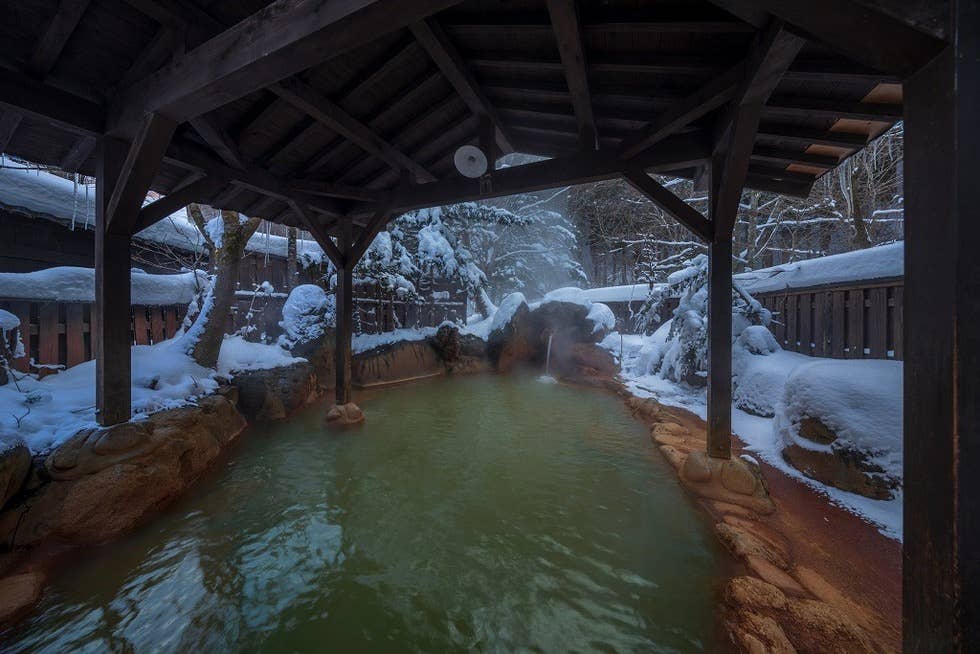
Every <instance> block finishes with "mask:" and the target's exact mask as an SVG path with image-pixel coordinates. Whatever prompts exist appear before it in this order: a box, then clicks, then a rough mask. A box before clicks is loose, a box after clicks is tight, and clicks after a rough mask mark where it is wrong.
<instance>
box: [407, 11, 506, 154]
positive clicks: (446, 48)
mask: <svg viewBox="0 0 980 654" xmlns="http://www.w3.org/2000/svg"><path fill="white" fill-rule="evenodd" d="M410 29H411V30H412V34H414V35H415V38H416V39H417V40H418V42H419V43H421V44H422V47H423V48H425V51H426V52H428V53H429V57H431V58H432V60H433V61H434V62H435V63H436V65H437V66H438V67H439V70H441V71H442V74H443V75H445V77H446V79H448V80H449V83H450V84H452V86H453V88H454V89H456V92H457V93H458V94H459V96H460V97H461V98H463V102H465V103H466V106H468V107H469V108H470V111H472V112H473V114H474V115H476V116H488V117H489V118H490V120H491V122H493V124H494V126H495V127H496V130H497V146H498V147H499V148H500V149H501V151H502V152H504V153H508V152H513V151H514V148H513V145H512V143H511V139H510V138H509V136H508V134H507V130H506V128H505V127H504V125H503V122H502V121H501V120H500V117H499V116H497V112H496V110H495V109H494V107H493V104H492V103H491V102H490V100H489V98H487V95H486V93H484V92H483V89H481V88H480V85H479V84H477V81H476V78H475V77H474V76H473V73H472V72H470V69H469V66H467V64H466V61H465V60H464V59H463V57H462V55H460V54H459V51H458V50H457V49H456V46H454V45H453V43H452V41H451V40H450V38H449V36H448V35H446V33H445V32H444V31H443V29H442V27H441V26H440V25H439V23H437V22H436V21H435V20H434V19H431V18H430V19H427V20H424V21H419V22H416V23H413V24H412V25H411V26H410Z"/></svg>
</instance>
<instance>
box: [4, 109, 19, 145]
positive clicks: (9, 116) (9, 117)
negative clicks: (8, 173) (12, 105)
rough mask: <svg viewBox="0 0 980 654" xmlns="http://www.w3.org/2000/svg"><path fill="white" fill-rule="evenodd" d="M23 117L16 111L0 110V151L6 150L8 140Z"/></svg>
mask: <svg viewBox="0 0 980 654" xmlns="http://www.w3.org/2000/svg"><path fill="white" fill-rule="evenodd" d="M23 119H24V117H23V116H22V115H20V114H19V113H17V112H16V111H10V110H4V111H0V152H6V150H7V146H8V145H10V140H11V139H12V138H14V134H16V133H17V128H18V127H20V121H22V120H23Z"/></svg>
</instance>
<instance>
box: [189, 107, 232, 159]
mask: <svg viewBox="0 0 980 654" xmlns="http://www.w3.org/2000/svg"><path fill="white" fill-rule="evenodd" d="M190 123H191V127H193V128H194V131H196V132H197V133H198V136H200V137H201V138H202V139H204V142H205V143H207V144H208V146H209V147H210V148H211V149H212V150H214V153H215V154H217V155H218V156H219V157H221V160H222V161H224V162H225V163H226V164H228V165H229V166H232V167H234V168H238V169H239V170H244V169H245V159H243V158H242V153H241V152H240V151H239V150H238V146H237V145H235V142H234V141H232V140H231V137H230V136H228V133H227V132H225V131H224V130H223V129H222V128H221V127H219V126H218V125H216V124H215V123H214V121H213V120H211V119H210V118H208V117H207V116H204V115H201V116H196V117H194V118H191V119H190Z"/></svg>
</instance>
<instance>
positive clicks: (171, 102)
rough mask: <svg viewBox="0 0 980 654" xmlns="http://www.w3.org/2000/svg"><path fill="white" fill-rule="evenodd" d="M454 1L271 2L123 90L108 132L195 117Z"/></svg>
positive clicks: (112, 110)
mask: <svg viewBox="0 0 980 654" xmlns="http://www.w3.org/2000/svg"><path fill="white" fill-rule="evenodd" d="M457 1H458V0H419V1H418V2H412V3H406V2H403V1H402V0H349V1H347V2H331V3H323V2H295V1H294V0H276V1H275V2H273V3H271V4H269V5H267V6H266V7H264V8H262V9H261V10H259V11H258V12H256V13H254V14H252V15H251V16H249V17H248V18H246V19H245V20H243V21H241V22H239V23H238V24H236V25H234V26H232V27H229V28H228V29H226V30H224V31H223V32H221V33H220V34H218V35H217V36H215V37H213V38H211V39H209V40H208V41H206V42H205V43H203V44H201V45H200V46H198V47H197V48H195V49H193V50H191V51H190V52H188V53H186V54H185V56H184V57H183V58H181V59H180V60H179V61H175V62H172V63H171V65H169V66H167V67H165V68H163V69H161V70H160V71H157V72H156V73H153V74H152V75H150V76H149V77H147V78H145V79H143V80H141V81H139V82H136V83H134V84H132V85H130V86H129V87H127V88H126V89H123V90H122V92H121V93H119V94H117V97H116V98H114V99H113V101H112V102H111V103H110V120H109V126H110V132H111V133H112V134H113V135H126V134H131V133H133V132H134V131H135V129H136V125H137V124H138V122H139V119H140V117H141V116H143V115H145V114H147V113H150V112H158V113H160V114H161V115H164V116H167V117H168V118H171V119H172V120H174V121H176V122H184V121H186V120H189V119H190V118H193V117H195V116H200V115H201V114H204V113H207V112H208V111H211V110H213V109H216V108H218V107H220V106H222V105H224V104H227V103H228V102H231V101H233V100H236V99H238V98H240V97H242V96H244V95H247V94H249V93H252V92H254V91H256V90H258V89H261V88H264V87H266V86H269V85H270V84H274V83H275V82H278V81H280V80H282V79H285V78H287V77H289V76H291V75H295V74H296V73H299V72H300V71H303V70H306V69H307V68H309V67H311V66H314V65H316V64H319V63H321V62H323V61H325V60H326V59H329V58H331V57H335V56H337V55H339V54H342V53H343V52H346V51H348V50H350V49H352V48H355V47H357V46H359V45H362V44H364V43H366V42H368V41H371V40H374V39H377V38H378V37H379V36H381V35H383V34H386V33H390V32H392V31H395V30H397V29H399V28H401V27H403V26H405V25H407V24H409V23H413V22H415V21H418V20H421V19H423V18H425V17H427V16H429V15H430V14H432V13H434V12H436V11H439V10H441V9H444V8H445V7H448V6H451V5H453V4H455V2H457ZM325 44H329V45H328V46H325Z"/></svg>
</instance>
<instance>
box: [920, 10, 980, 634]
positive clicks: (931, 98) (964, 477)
mask: <svg viewBox="0 0 980 654" xmlns="http://www.w3.org/2000/svg"><path fill="white" fill-rule="evenodd" d="M948 13H949V14H950V15H951V17H952V21H953V22H952V25H951V27H950V31H949V32H948V33H949V40H950V41H951V43H955V45H949V46H947V48H946V50H945V51H943V52H942V53H940V54H939V56H937V57H936V58H935V59H933V60H932V61H931V62H930V63H929V64H928V65H926V66H925V67H924V68H923V69H922V70H920V71H919V72H918V73H916V74H915V75H913V76H912V77H911V78H910V80H909V81H908V82H906V84H905V93H904V97H905V159H904V167H905V181H906V184H905V236H906V240H905V243H906V249H905V289H904V300H905V330H904V339H903V340H904V348H905V367H904V370H905V372H904V375H905V379H904V391H903V392H904V423H905V424H904V431H905V444H904V447H905V454H904V459H905V466H904V467H905V475H904V477H905V479H904V496H905V503H904V526H905V534H904V544H903V563H904V564H903V566H902V569H903V572H902V574H903V592H902V600H903V626H904V629H903V638H904V649H905V651H907V652H925V651H930V652H967V651H973V650H974V649H975V648H976V647H977V644H978V643H980V558H978V557H977V551H978V548H980V513H978V512H977V508H976V502H977V498H978V497H980V475H978V474H977V466H978V464H980V413H978V408H980V407H978V404H980V403H978V399H980V369H978V362H980V329H978V328H977V325H978V324H980V302H978V301H977V298H978V297H980V259H978V258H977V255H976V244H977V243H978V242H980V221H977V210H976V201H975V197H974V196H975V192H974V186H975V185H976V179H977V175H978V174H980V125H978V124H977V121H976V120H975V112H976V107H977V105H978V103H980V6H978V5H977V3H973V2H956V3H952V4H951V5H950V9H949V12H948Z"/></svg>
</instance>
